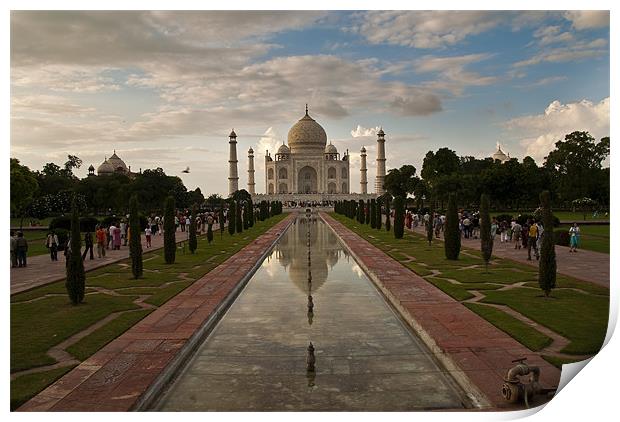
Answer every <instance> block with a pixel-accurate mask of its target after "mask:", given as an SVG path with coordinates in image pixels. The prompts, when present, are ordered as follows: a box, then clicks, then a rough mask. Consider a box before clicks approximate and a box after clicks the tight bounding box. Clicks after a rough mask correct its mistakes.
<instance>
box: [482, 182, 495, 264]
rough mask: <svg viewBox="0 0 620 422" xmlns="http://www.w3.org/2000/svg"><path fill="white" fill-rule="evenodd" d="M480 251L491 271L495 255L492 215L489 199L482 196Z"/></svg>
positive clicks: (484, 195)
mask: <svg viewBox="0 0 620 422" xmlns="http://www.w3.org/2000/svg"><path fill="white" fill-rule="evenodd" d="M480 250H481V251H482V259H484V266H485V269H486V271H487V272H488V271H489V261H490V260H491V255H492V254H493V237H492V236H491V215H490V214H489V197H488V195H486V194H484V193H483V194H482V195H481V196H480Z"/></svg>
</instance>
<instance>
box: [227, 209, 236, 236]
mask: <svg viewBox="0 0 620 422" xmlns="http://www.w3.org/2000/svg"><path fill="white" fill-rule="evenodd" d="M236 221H237V204H236V202H235V201H234V200H231V201H230V202H229V206H228V234H230V235H231V236H232V235H233V234H235V231H236V230H235V229H236V227H235V226H236V224H235V223H236Z"/></svg>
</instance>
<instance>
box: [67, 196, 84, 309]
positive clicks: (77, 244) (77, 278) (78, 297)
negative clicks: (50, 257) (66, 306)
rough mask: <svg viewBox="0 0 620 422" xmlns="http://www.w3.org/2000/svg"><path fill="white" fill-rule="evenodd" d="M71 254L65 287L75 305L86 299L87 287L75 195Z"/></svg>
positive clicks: (72, 214) (72, 207) (72, 210)
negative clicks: (85, 291)
mask: <svg viewBox="0 0 620 422" xmlns="http://www.w3.org/2000/svg"><path fill="white" fill-rule="evenodd" d="M70 247H71V254H70V255H69V256H68V257H67V266H66V272H67V280H66V281H65V287H66V289H67V293H68V294H69V300H71V303H72V304H74V305H77V304H79V303H82V301H83V300H84V290H85V289H86V274H85V272H84V261H82V254H81V251H82V239H81V238H80V219H79V217H78V211H77V205H76V203H75V196H74V197H73V201H72V203H71V245H70Z"/></svg>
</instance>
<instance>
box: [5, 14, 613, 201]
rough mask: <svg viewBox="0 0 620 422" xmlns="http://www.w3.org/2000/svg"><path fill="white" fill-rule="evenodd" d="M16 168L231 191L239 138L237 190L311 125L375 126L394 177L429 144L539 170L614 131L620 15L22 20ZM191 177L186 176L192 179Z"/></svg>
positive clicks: (14, 58)
mask: <svg viewBox="0 0 620 422" xmlns="http://www.w3.org/2000/svg"><path fill="white" fill-rule="evenodd" d="M10 21H11V28H10V36H11V45H10V83H11V94H10V96H11V98H10V99H11V110H10V115H11V117H10V122H11V128H10V137H11V157H15V158H18V159H19V160H20V161H21V162H22V163H23V164H25V165H27V166H29V167H30V168H31V169H32V170H40V169H41V168H42V167H43V165H44V164H45V163H47V162H55V163H57V164H59V165H61V164H62V163H64V161H66V156H67V154H73V155H77V156H78V157H80V158H81V159H82V160H83V163H84V164H83V166H82V167H81V168H80V169H79V170H77V172H76V173H77V175H78V176H80V177H84V176H85V175H86V173H87V168H88V166H89V165H90V164H93V165H94V166H95V167H97V166H98V165H99V164H101V162H102V161H103V160H104V158H105V157H106V156H107V157H109V156H110V155H111V154H112V153H113V151H114V150H116V153H117V154H118V155H119V156H120V157H121V158H122V159H123V160H124V161H125V162H126V163H127V165H130V166H131V169H132V171H137V170H138V169H146V168H156V167H162V168H163V169H164V171H165V172H166V173H167V174H170V175H177V176H179V177H181V178H182V179H183V182H184V183H185V185H186V186H187V187H188V189H194V188H196V187H200V189H201V191H202V192H203V194H210V193H220V194H227V189H228V182H227V175H228V162H227V160H228V134H229V133H230V131H231V129H233V128H234V130H235V132H236V133H237V136H238V138H237V141H238V144H237V153H238V156H239V174H240V179H239V186H240V187H243V188H247V150H248V149H249V148H250V147H252V148H253V149H254V151H255V156H256V158H255V167H256V171H257V174H256V183H257V184H256V190H257V192H259V193H264V192H265V186H264V158H263V157H264V154H265V150H269V151H271V152H272V153H273V152H275V150H276V149H277V147H278V146H279V145H281V144H282V142H283V141H286V137H287V133H288V130H289V129H290V127H291V126H292V125H293V124H294V123H295V122H296V121H297V120H298V119H300V118H301V117H302V116H303V114H304V107H305V104H306V103H308V107H309V112H310V115H311V116H312V117H313V118H315V119H316V120H317V121H318V122H319V123H320V124H321V125H322V126H323V127H324V128H325V130H326V132H327V136H328V139H329V140H330V141H332V143H333V144H334V145H335V146H336V147H337V148H338V150H339V152H341V153H343V152H344V151H345V150H347V149H348V150H349V152H350V153H351V191H353V192H359V163H360V160H359V150H360V148H361V147H362V146H365V147H366V149H367V150H368V166H369V169H368V178H369V184H368V185H369V189H371V190H372V189H374V182H373V181H374V177H375V159H376V131H377V130H378V128H379V127H382V128H383V130H384V131H385V133H386V146H385V148H386V155H387V168H388V169H390V168H395V167H400V166H401V165H403V164H413V165H414V166H415V167H416V168H417V169H418V172H420V171H421V168H422V160H423V158H424V155H425V154H426V153H427V152H428V151H429V150H437V149H438V148H441V147H448V148H450V149H453V150H455V151H456V153H457V154H458V155H472V156H475V157H478V158H483V157H488V156H490V155H491V154H492V153H493V152H495V149H496V143H498V142H499V143H500V144H501V145H502V150H504V152H507V153H509V154H510V156H511V157H517V158H519V159H522V158H523V157H525V156H527V155H529V156H531V157H533V158H534V159H535V160H536V161H537V162H538V163H539V164H542V162H543V160H544V157H545V156H546V155H547V154H548V152H549V151H551V150H552V149H553V146H554V143H555V142H556V141H558V140H560V139H562V138H563V137H564V135H565V134H567V133H570V132H572V131H574V130H585V131H589V132H590V133H591V134H592V135H593V136H594V137H595V138H597V139H600V138H601V137H603V136H608V135H609V132H610V129H609V125H610V122H609V96H610V70H609V69H610V54H609V41H610V39H609V12H607V11H569V12H565V11H549V12H546V11H529V12H518V11H461V12H455V11H326V12H321V11H309V12H302V11H279V12H273V11H271V12H269V11H176V12H174V11H172V12H171V11H168V12H164V11H157V12H149V11H116V12H112V11H82V12H72V11H44V12H41V11H12V12H11V16H10ZM188 166H189V167H190V173H189V174H185V173H182V170H184V169H185V168H186V167H188Z"/></svg>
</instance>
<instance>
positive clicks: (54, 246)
mask: <svg viewBox="0 0 620 422" xmlns="http://www.w3.org/2000/svg"><path fill="white" fill-rule="evenodd" d="M45 246H47V249H48V250H49V251H50V258H51V260H52V262H53V261H58V236H57V235H56V232H54V230H52V231H51V232H49V233H48V235H47V239H46V240H45Z"/></svg>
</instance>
